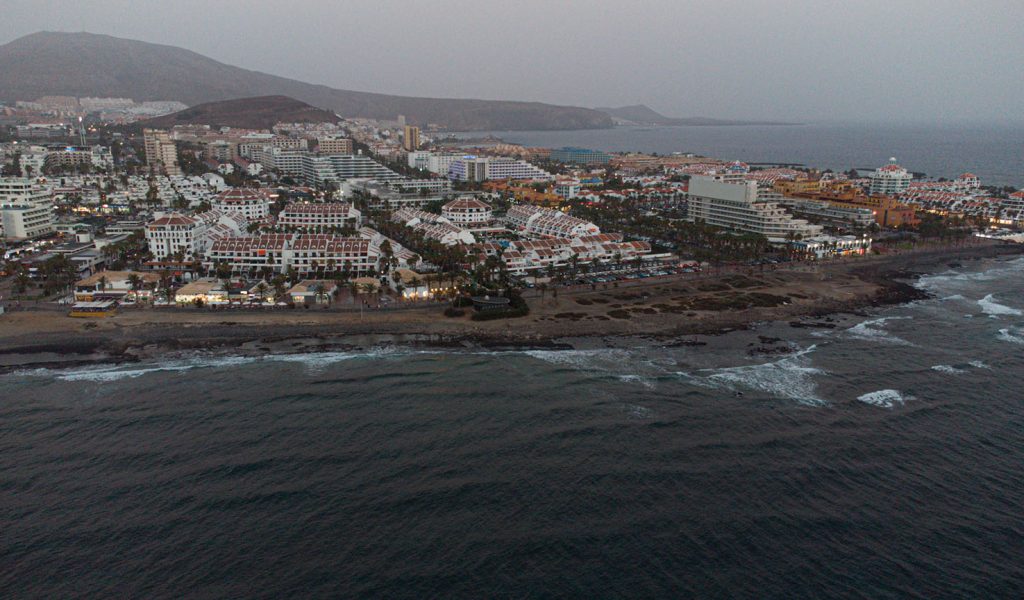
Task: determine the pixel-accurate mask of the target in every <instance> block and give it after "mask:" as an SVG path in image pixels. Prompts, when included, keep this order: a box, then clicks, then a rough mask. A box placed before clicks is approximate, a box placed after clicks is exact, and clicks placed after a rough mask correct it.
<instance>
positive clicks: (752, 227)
mask: <svg viewBox="0 0 1024 600" xmlns="http://www.w3.org/2000/svg"><path fill="white" fill-rule="evenodd" d="M776 196H777V194H776ZM687 220H689V221H703V222H705V223H707V224H708V225H714V226H716V227H724V228H726V229H734V230H737V231H746V232H750V233H757V234H761V235H763V236H765V237H767V238H768V239H769V240H773V241H784V240H786V238H787V236H788V235H789V234H793V235H800V236H802V237H810V236H814V235H819V234H820V233H821V231H822V228H821V226H820V225H812V224H810V223H808V222H807V221H804V220H803V219H795V218H793V217H792V216H791V215H790V214H789V213H787V212H786V211H785V210H784V209H782V208H781V207H780V206H779V205H778V203H777V202H775V201H773V198H770V197H768V196H766V195H764V194H759V193H758V187H757V182H756V181H748V180H745V179H743V178H742V176H741V175H728V174H725V175H710V176H702V175H695V176H693V177H692V178H691V179H690V198H689V204H688V207H687Z"/></svg>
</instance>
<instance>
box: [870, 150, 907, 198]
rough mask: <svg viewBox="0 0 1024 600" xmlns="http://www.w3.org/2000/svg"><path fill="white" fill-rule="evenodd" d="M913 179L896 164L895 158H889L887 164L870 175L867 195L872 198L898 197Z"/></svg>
mask: <svg viewBox="0 0 1024 600" xmlns="http://www.w3.org/2000/svg"><path fill="white" fill-rule="evenodd" d="M913 178H914V176H913V175H911V174H910V173H909V172H908V171H907V170H906V169H904V168H903V167H901V166H899V165H898V164H896V159H895V158H890V159H889V164H887V165H885V166H884V167H879V168H877V169H875V172H874V173H872V174H871V187H870V189H869V193H870V194H871V195H872V196H896V195H899V194H900V193H902V192H905V191H906V190H907V188H909V187H910V181H911V180H912V179H913Z"/></svg>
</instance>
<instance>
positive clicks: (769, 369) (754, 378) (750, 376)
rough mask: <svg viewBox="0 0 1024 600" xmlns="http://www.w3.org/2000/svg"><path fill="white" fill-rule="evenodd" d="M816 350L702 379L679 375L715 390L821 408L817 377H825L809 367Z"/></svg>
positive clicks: (741, 367)
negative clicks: (753, 392) (744, 392)
mask: <svg viewBox="0 0 1024 600" xmlns="http://www.w3.org/2000/svg"><path fill="white" fill-rule="evenodd" d="M816 348H817V346H809V347H807V348H805V349H804V350H801V351H799V352H795V353H793V354H791V355H789V356H787V357H785V358H782V359H780V360H777V361H775V362H769V363H762V364H758V365H743V366H739V367H728V368H723V369H714V370H712V371H713V372H712V374H711V375H708V376H706V377H703V378H697V377H693V376H690V375H687V374H680V375H683V376H686V377H688V378H691V379H694V380H695V382H697V380H699V379H703V382H704V384H706V385H709V386H713V387H725V388H726V389H731V390H735V391H738V389H737V388H746V389H752V390H756V391H760V392H767V393H768V394H770V395H771V396H772V397H774V398H785V399H789V400H796V401H798V402H802V403H804V404H812V405H821V404H826V400H824V399H822V398H821V397H819V396H818V395H817V384H816V383H815V381H814V377H815V376H818V375H824V374H826V372H825V371H822V370H821V369H818V368H815V367H812V366H809V365H808V364H807V363H808V358H807V357H808V356H809V355H810V354H811V353H812V352H814V350H815V349H816Z"/></svg>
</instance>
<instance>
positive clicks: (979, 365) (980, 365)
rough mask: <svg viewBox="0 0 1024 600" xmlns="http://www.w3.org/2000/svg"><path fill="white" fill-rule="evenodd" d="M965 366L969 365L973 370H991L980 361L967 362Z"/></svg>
mask: <svg viewBox="0 0 1024 600" xmlns="http://www.w3.org/2000/svg"><path fill="white" fill-rule="evenodd" d="M967 364H969V365H971V366H972V367H974V368H975V369H988V370H990V371H991V370H992V367H990V366H988V365H986V364H985V363H983V362H981V361H980V360H972V361H971V362H969V363H967Z"/></svg>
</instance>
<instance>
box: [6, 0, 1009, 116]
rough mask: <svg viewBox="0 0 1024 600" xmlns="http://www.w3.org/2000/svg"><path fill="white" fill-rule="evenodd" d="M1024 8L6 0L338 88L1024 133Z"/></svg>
mask: <svg viewBox="0 0 1024 600" xmlns="http://www.w3.org/2000/svg"><path fill="white" fill-rule="evenodd" d="M1022 22H1024V1H1022V0H976V1H974V2H948V1H944V0H904V1H901V0H888V1H883V0H846V1H836V2H833V1H830V0H772V1H769V0H763V1H762V0H743V1H737V0H715V1H707V2H698V1H693V0H625V1H624V0H618V1H609V0H593V1H591V2H577V1H559V0H503V1H502V0H498V1H493V0H472V1H463V0H430V1H418V0H405V1H393V0H337V1H335V0H275V1H273V2H267V1H263V0H248V1H244V2H241V1H230V0H220V1H211V0H204V1H200V0H174V1H167V2H164V1H146V0H133V1H119V0H83V1H80V2H79V1H69V2H62V1H55V0H0V43H6V42H8V41H11V40H13V39H15V38H18V37H20V36H22V35H26V34H28V33H32V32H35V31H39V30H56V31H89V32H93V33H106V34H110V35H116V36H120V37H128V38H134V39H139V40H144V41H149V42H156V43H162V44H170V45H175V46H181V47H185V48H188V49H190V50H194V51H196V52H199V53H200V54H204V55H206V56H209V57H211V58H214V59H216V60H220V61H222V62H226V63H229V64H233V65H237V66H241V67H246V68H250V69H256V70H260V71H265V72H268V73H273V74H275V75H282V76H286V77H291V78H294V79H300V80H304V81H309V82H312V83H323V84H327V85H331V86H333V87H339V88H344V89H354V90H362V91H373V92H383V93H393V94H403V95H417V96H436V97H476V98H490V99H507V100H539V101H545V102H553V103H560V104H574V105H580V106H618V105H624V104H636V103H643V104H647V105H649V106H651V107H652V108H654V109H655V110H658V111H659V112H662V113H664V114H667V115H669V116H707V117H720V118H748V119H791V120H805V121H808V120H818V121H822V120H875V121H904V120H928V121H935V120H945V121H963V120H986V121H1021V120H1024V27H1022Z"/></svg>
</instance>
